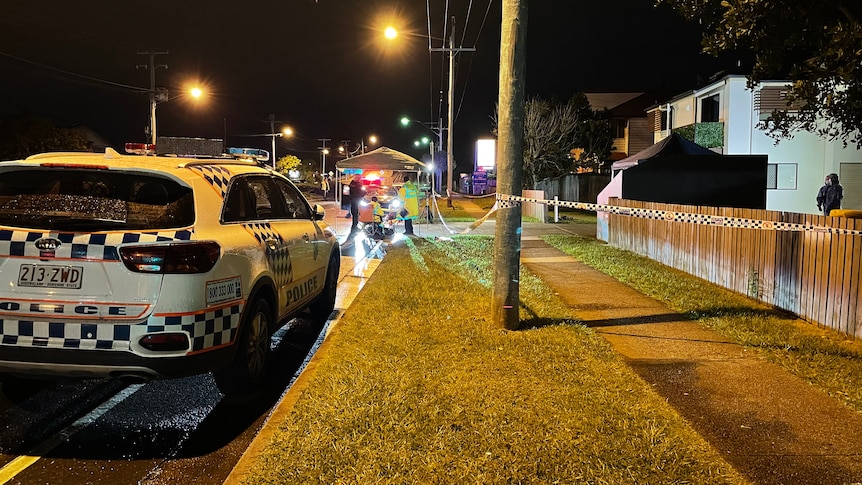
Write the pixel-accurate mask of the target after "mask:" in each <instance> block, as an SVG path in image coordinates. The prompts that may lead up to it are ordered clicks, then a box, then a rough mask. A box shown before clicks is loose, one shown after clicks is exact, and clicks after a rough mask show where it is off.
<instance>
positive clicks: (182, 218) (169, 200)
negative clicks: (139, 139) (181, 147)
mask: <svg viewBox="0 0 862 485" xmlns="http://www.w3.org/2000/svg"><path fill="white" fill-rule="evenodd" d="M194 218H195V214H194V201H193V195H192V190H191V188H189V187H186V186H184V185H181V184H179V183H177V182H176V181H173V180H170V179H167V178H162V177H156V176H152V175H146V174H135V173H127V172H109V171H106V170H78V169H72V168H68V167H63V168H53V169H43V168H39V169H19V170H8V171H3V172H2V173H0V225H2V226H11V227H23V228H30V229H47V230H59V231H75V230H81V231H108V230H152V229H172V228H179V227H188V226H190V225H192V224H193V223H194Z"/></svg>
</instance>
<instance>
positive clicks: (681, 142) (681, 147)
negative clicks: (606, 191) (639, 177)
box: [611, 133, 716, 170]
mask: <svg viewBox="0 0 862 485" xmlns="http://www.w3.org/2000/svg"><path fill="white" fill-rule="evenodd" d="M715 154H716V153H715V152H714V151H712V150H710V149H709V148H705V147H702V146H700V145H698V144H697V143H695V142H693V141H689V140H687V139H685V138H684V137H683V136H682V135H680V134H678V133H673V134H671V135H670V136H669V137H667V138H665V139H664V140H662V141H660V142H658V143H656V144H655V145H652V146H651V147H648V148H646V149H644V150H641V151H639V152H637V153H635V154H634V155H630V156H628V157H626V158H623V159H622V160H619V161H617V162H614V163H613V165H611V168H612V169H613V170H625V169H627V168H629V167H634V166H635V165H640V164H641V163H644V162H646V161H647V160H649V159H651V158H657V157H661V156H664V155H715Z"/></svg>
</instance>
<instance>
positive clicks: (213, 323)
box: [0, 303, 243, 352]
mask: <svg viewBox="0 0 862 485" xmlns="http://www.w3.org/2000/svg"><path fill="white" fill-rule="evenodd" d="M242 308H243V305H242V304H239V303H236V304H233V305H230V306H226V307H223V308H218V309H210V310H205V311H202V312H199V313H194V314H188V315H181V316H175V315H168V316H160V315H154V316H151V317H150V318H149V319H147V321H146V322H144V323H140V324H134V325H127V324H113V323H100V324H95V323H69V322H50V321H47V322H40V321H34V320H9V319H0V345H10V346H18V347H45V348H56V349H77V350H119V351H126V352H128V351H129V349H130V347H131V340H132V337H133V336H134V337H136V338H138V337H141V336H142V335H144V334H145V333H156V332H187V333H188V335H189V338H190V339H191V351H192V352H196V351H201V350H206V349H208V348H211V347H216V346H219V345H222V344H226V343H229V342H232V341H233V340H234V338H235V337H236V330H237V328H238V327H239V321H240V316H241V314H242Z"/></svg>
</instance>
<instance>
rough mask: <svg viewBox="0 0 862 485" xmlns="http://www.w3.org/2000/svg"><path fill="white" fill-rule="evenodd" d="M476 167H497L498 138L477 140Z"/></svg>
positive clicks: (490, 168)
mask: <svg viewBox="0 0 862 485" xmlns="http://www.w3.org/2000/svg"><path fill="white" fill-rule="evenodd" d="M475 160H476V169H477V170H482V169H484V170H494V169H495V168H496V167H497V140H494V139H482V140H476V159H475Z"/></svg>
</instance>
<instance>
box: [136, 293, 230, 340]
mask: <svg viewBox="0 0 862 485" xmlns="http://www.w3.org/2000/svg"><path fill="white" fill-rule="evenodd" d="M242 307H243V305H242V304H239V303H237V304H234V305H230V306H227V307H223V308H219V309H216V310H207V311H202V312H200V313H194V314H189V315H181V316H178V315H171V316H159V315H154V316H152V317H150V319H149V322H148V324H147V325H146V332H147V333H152V332H188V334H189V337H190V338H191V340H192V352H195V351H200V350H206V349H209V348H211V347H216V346H219V345H222V344H226V343H229V342H232V341H233V340H234V339H235V338H236V330H237V328H239V320H240V315H241V314H242Z"/></svg>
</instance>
